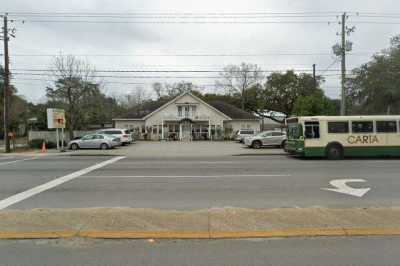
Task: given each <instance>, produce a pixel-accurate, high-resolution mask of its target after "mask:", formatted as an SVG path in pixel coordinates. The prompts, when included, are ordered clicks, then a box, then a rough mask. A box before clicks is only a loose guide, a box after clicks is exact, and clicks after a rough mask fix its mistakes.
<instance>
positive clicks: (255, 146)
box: [251, 140, 262, 149]
mask: <svg viewBox="0 0 400 266" xmlns="http://www.w3.org/2000/svg"><path fill="white" fill-rule="evenodd" d="M261 146H262V144H261V142H260V141H258V140H256V141H253V143H252V144H251V147H252V148H253V149H261Z"/></svg>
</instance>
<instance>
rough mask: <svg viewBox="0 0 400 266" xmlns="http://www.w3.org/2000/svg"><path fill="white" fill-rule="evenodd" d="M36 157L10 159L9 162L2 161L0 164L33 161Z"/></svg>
mask: <svg viewBox="0 0 400 266" xmlns="http://www.w3.org/2000/svg"><path fill="white" fill-rule="evenodd" d="M35 159H36V158H26V159H20V160H15V161H9V162H1V163H0V165H7V164H13V163H19V162H24V161H32V160H35Z"/></svg>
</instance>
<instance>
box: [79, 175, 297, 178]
mask: <svg viewBox="0 0 400 266" xmlns="http://www.w3.org/2000/svg"><path fill="white" fill-rule="evenodd" d="M290 176H292V175H280V174H276V175H208V176H207V175H124V176H122V175H121V176H82V178H226V177H290Z"/></svg>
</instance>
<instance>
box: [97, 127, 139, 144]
mask: <svg viewBox="0 0 400 266" xmlns="http://www.w3.org/2000/svg"><path fill="white" fill-rule="evenodd" d="M97 133H99V134H104V135H110V136H115V137H118V138H119V139H120V140H121V143H122V145H127V144H131V143H132V142H134V139H133V137H132V133H131V132H130V131H129V130H128V129H119V128H110V129H103V130H99V131H97Z"/></svg>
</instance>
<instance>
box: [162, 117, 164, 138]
mask: <svg viewBox="0 0 400 266" xmlns="http://www.w3.org/2000/svg"><path fill="white" fill-rule="evenodd" d="M161 140H164V119H163V120H161Z"/></svg>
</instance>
